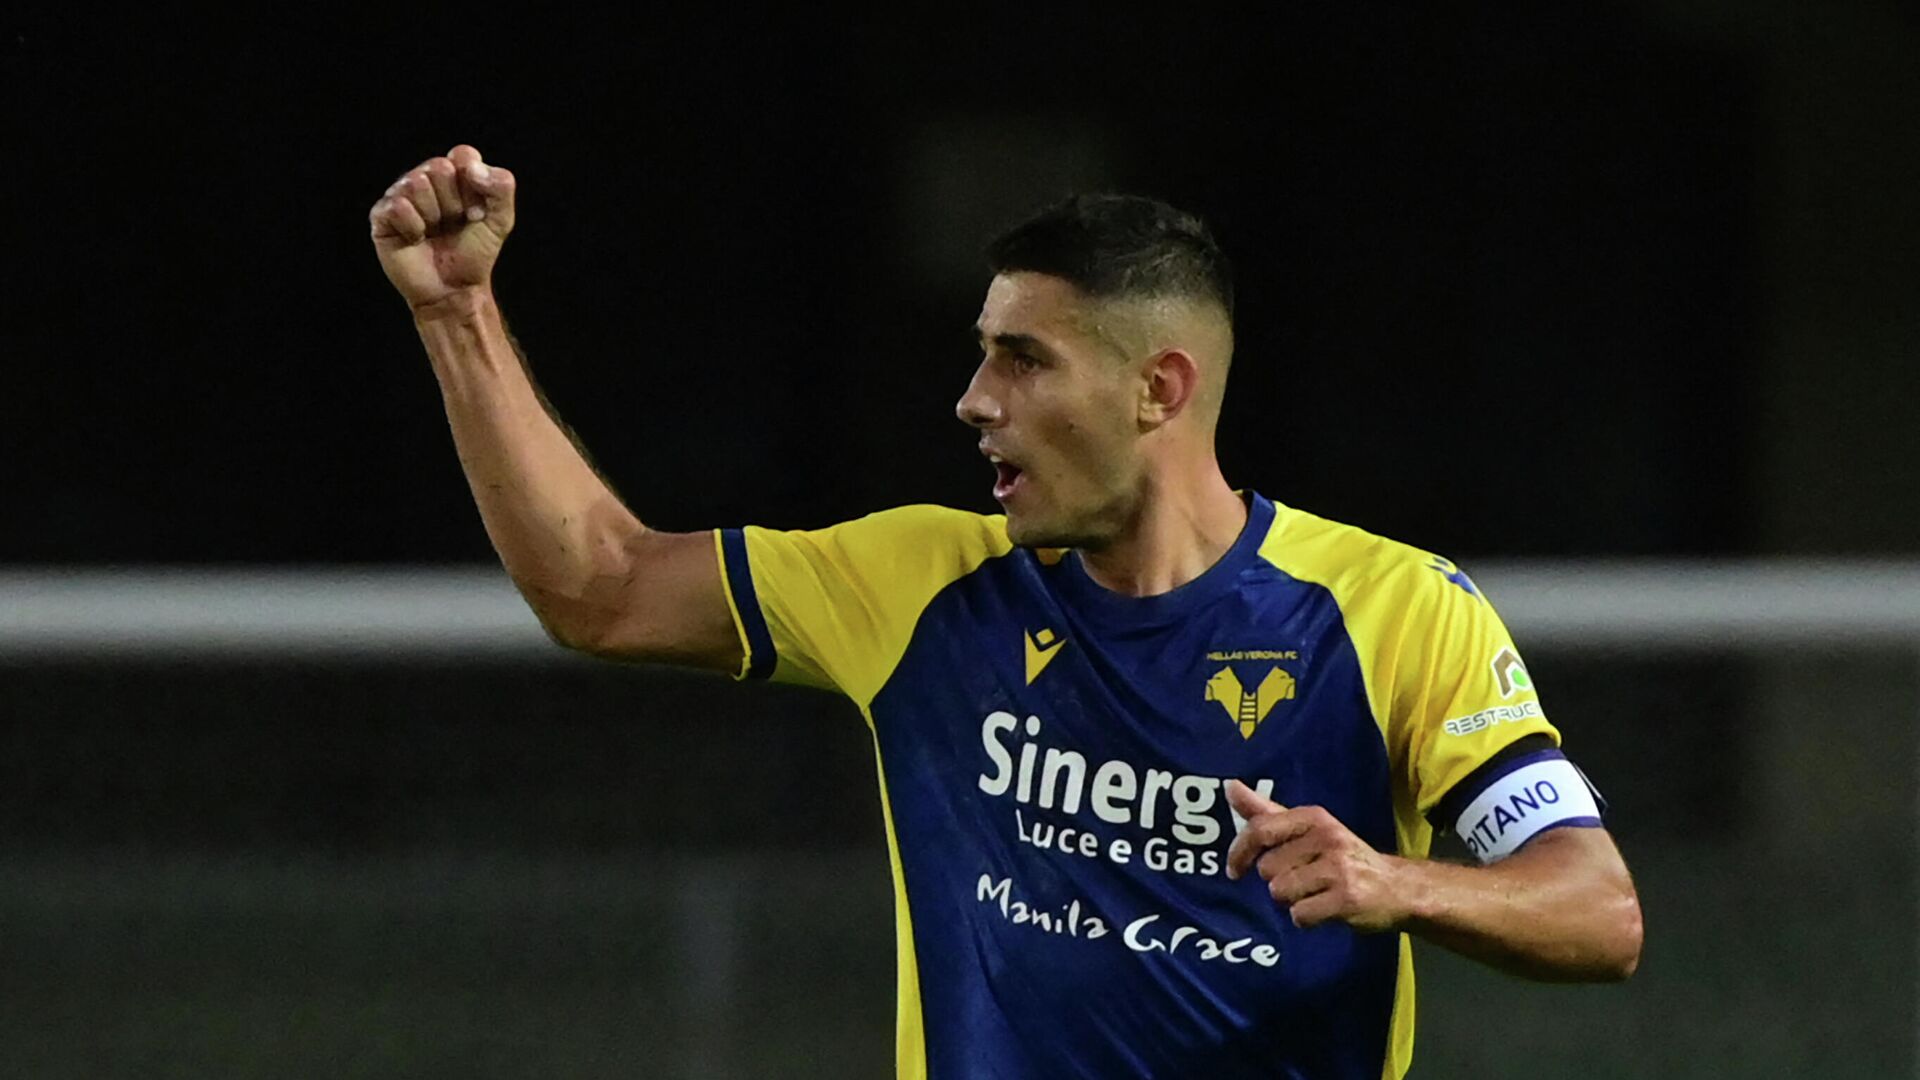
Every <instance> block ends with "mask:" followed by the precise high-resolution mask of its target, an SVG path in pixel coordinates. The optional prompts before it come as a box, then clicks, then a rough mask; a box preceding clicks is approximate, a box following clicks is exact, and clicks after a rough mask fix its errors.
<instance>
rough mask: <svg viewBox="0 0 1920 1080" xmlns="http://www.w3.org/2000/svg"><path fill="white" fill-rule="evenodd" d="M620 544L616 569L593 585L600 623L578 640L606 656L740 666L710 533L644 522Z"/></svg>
mask: <svg viewBox="0 0 1920 1080" xmlns="http://www.w3.org/2000/svg"><path fill="white" fill-rule="evenodd" d="M625 548H626V557H625V559H624V560H623V563H624V565H623V567H622V570H623V573H622V574H621V576H620V577H619V578H617V579H615V580H609V581H606V582H603V583H602V585H601V587H600V588H598V589H596V590H595V591H596V592H597V593H598V594H599V597H598V599H597V603H596V607H598V608H600V611H599V617H598V618H597V619H596V620H594V624H595V625H596V626H597V631H596V633H595V634H594V636H593V638H592V640H590V641H586V642H581V643H579V644H578V647H579V648H581V649H582V650H583V651H585V652H589V653H592V654H594V655H595V656H604V657H607V658H609V659H618V660H639V661H652V662H656V663H665V664H680V665H683V666H686V667H697V668H710V669H713V670H717V671H727V672H734V671H738V670H739V668H740V663H741V659H742V657H743V656H744V655H745V653H744V650H743V649H742V647H741V643H740V635H739V632H738V630H736V629H735V626H734V620H733V614H732V610H731V609H730V608H729V607H728V604H727V594H726V589H725V586H724V585H723V584H722V582H721V578H720V565H719V558H718V555H717V554H716V552H715V546H714V534H713V533H712V532H711V531H701V532H689V533H672V532H661V531H659V530H654V529H649V530H646V531H644V532H642V533H640V534H639V535H637V536H635V537H633V538H632V539H630V540H629V541H627V543H626V545H625Z"/></svg>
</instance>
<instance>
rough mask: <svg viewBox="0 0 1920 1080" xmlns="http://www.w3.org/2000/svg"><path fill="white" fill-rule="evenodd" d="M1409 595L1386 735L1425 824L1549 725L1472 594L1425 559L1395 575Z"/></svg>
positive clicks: (1501, 633) (1441, 564)
mask: <svg viewBox="0 0 1920 1080" xmlns="http://www.w3.org/2000/svg"><path fill="white" fill-rule="evenodd" d="M1402 575H1403V576H1407V575H1410V576H1407V581H1406V587H1407V588H1408V589H1409V591H1410V593H1411V595H1410V596H1409V597H1408V602H1407V603H1406V605H1405V607H1404V609H1403V611H1404V616H1405V621H1404V622H1403V624H1402V625H1401V626H1400V627H1398V628H1397V629H1398V633H1397V634H1396V635H1394V636H1395V638H1396V639H1397V649H1396V651H1397V652H1398V653H1399V655H1398V656H1396V657H1395V660H1396V663H1394V665H1393V679H1392V684H1393V685H1392V690H1391V699H1390V702H1389V715H1388V724H1387V731H1388V736H1389V741H1390V743H1391V744H1392V749H1393V750H1394V752H1395V756H1396V757H1399V758H1401V761H1400V762H1399V763H1398V764H1400V766H1401V768H1400V769H1399V770H1398V771H1399V772H1400V774H1401V775H1403V776H1406V777H1408V778H1409V781H1410V783H1411V785H1412V788H1413V791H1412V794H1413V800H1414V805H1415V806H1416V808H1417V809H1418V810H1419V812H1420V813H1421V814H1422V815H1428V814H1430V813H1431V812H1432V811H1433V809H1434V807H1436V806H1437V805H1439V803H1440V801H1441V800H1442V799H1444V798H1445V797H1446V795H1447V793H1448V792H1449V791H1452V790H1453V788H1454V787H1455V786H1456V785H1457V784H1459V783H1460V782H1461V781H1462V780H1465V779H1466V778H1467V777H1468V776H1469V775H1471V774H1472V773H1473V771H1474V770H1475V769H1477V768H1479V767H1480V766H1481V765H1483V764H1484V763H1486V762H1487V761H1489V760H1491V759H1492V758H1493V757H1494V755H1496V754H1498V753H1499V752H1500V751H1501V750H1502V749H1504V748H1506V747H1507V746H1509V745H1510V744H1512V743H1513V742H1515V741H1516V740H1518V739H1520V738H1523V737H1525V736H1527V735H1544V736H1546V737H1547V738H1549V739H1551V740H1552V743H1553V745H1555V746H1558V745H1559V743H1560V734H1559V732H1558V731H1556V730H1555V729H1554V727H1553V725H1552V724H1551V723H1549V722H1548V720H1547V717H1546V713H1545V711H1544V710H1543V709H1542V708H1541V705H1540V696H1539V693H1538V692H1537V691H1536V689H1535V688H1534V685H1533V677H1532V676H1531V675H1530V674H1529V673H1528V671H1527V666H1526V664H1525V663H1524V662H1523V661H1522V660H1521V659H1520V651H1519V649H1518V648H1516V647H1515V645H1514V643H1513V638H1512V637H1511V636H1510V635H1509V634H1508V633H1507V628H1506V625H1505V624H1504V623H1502V622H1501V620H1500V616H1499V614H1498V613H1497V612H1495V611H1494V608H1493V604H1492V602H1491V601H1489V600H1488V599H1487V597H1486V595H1485V594H1484V593H1482V592H1481V591H1480V589H1479V587H1478V586H1476V585H1475V584H1474V583H1473V581H1472V580H1471V579H1470V578H1468V577H1467V575H1466V574H1465V573H1463V572H1461V570H1460V569H1459V568H1458V567H1456V566H1454V565H1453V564H1452V563H1451V562H1448V561H1447V560H1445V559H1441V558H1439V557H1437V556H1428V557H1426V559H1425V560H1424V561H1423V562H1421V563H1420V564H1418V565H1417V567H1415V566H1410V567H1407V568H1406V569H1405V570H1403V571H1402Z"/></svg>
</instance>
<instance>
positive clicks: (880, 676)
mask: <svg viewBox="0 0 1920 1080" xmlns="http://www.w3.org/2000/svg"><path fill="white" fill-rule="evenodd" d="M714 545H715V550H716V554H717V556H718V558H719V560H720V572H721V578H722V580H723V581H724V583H725V585H726V591H727V602H728V604H729V605H730V606H731V608H732V611H733V618H734V627H735V629H736V630H737V631H738V632H739V634H740V642H741V647H742V651H743V652H744V654H745V659H744V660H743V661H742V663H741V668H740V672H739V674H738V676H737V677H738V678H743V679H745V678H767V677H771V678H773V679H775V680H777V681H781V682H794V683H801V684H804V685H808V686H815V687H820V688H822V689H833V690H839V691H840V692H841V693H844V694H846V695H847V696H848V697H850V698H852V699H853V700H854V701H856V702H858V703H859V704H860V705H861V706H862V707H864V706H866V705H867V704H868V703H870V702H871V701H872V700H873V696H874V695H875V694H877V693H879V691H880V688H881V686H883V685H885V683H886V680H887V677H888V675H890V674H891V673H892V671H893V669H894V667H895V666H896V665H897V664H898V663H899V661H900V656H901V654H903V653H904V652H905V651H906V647H907V643H908V641H909V640H910V639H911V637H912V636H913V629H914V626H915V625H916V624H917V623H918V622H919V619H920V613H921V612H922V611H923V610H925V608H926V606H927V604H928V603H930V602H931V601H932V600H933V598H934V596H935V595H937V594H938V593H939V592H940V591H941V590H942V589H944V588H946V587H947V586H948V585H950V584H952V583H953V582H955V581H958V580H959V579H960V578H962V577H965V576H966V575H967V574H970V573H972V572H973V571H974V570H975V569H977V568H978V567H979V566H980V564H981V563H983V562H985V561H986V560H987V559H990V558H994V557H996V556H999V555H1004V554H1006V553H1007V552H1008V551H1010V550H1012V545H1011V544H1010V543H1009V542H1008V541H1007V538H1006V530H1005V527H1004V524H1003V519H1001V518H998V517H984V516H981V515H979V514H970V513H966V512H964V511H960V510H949V509H946V508H944V507H938V506H904V507H899V508H897V509H893V510H884V511H881V512H879V513H877V514H869V515H867V516H866V517H863V518H860V519H858V520H855V521H849V522H844V523H842V524H839V525H833V526H829V527H827V528H824V529H811V530H793V531H780V530H774V529H764V528H760V527H757V526H748V527H746V528H744V529H721V530H718V531H716V532H715V534H714Z"/></svg>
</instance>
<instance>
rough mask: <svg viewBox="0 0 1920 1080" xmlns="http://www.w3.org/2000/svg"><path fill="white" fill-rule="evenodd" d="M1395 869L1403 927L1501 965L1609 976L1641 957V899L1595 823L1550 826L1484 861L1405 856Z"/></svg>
mask: <svg viewBox="0 0 1920 1080" xmlns="http://www.w3.org/2000/svg"><path fill="white" fill-rule="evenodd" d="M1602 847H1604V851H1603V850H1601V849H1602ZM1401 873H1402V874H1403V875H1404V876H1403V881H1404V883H1405V884H1404V888H1403V894H1404V896H1405V902H1406V910H1407V918H1406V920H1405V922H1404V924H1403V925H1402V927H1401V928H1402V929H1404V930H1406V931H1408V932H1410V933H1414V934H1418V935H1419V936H1421V937H1424V938H1427V939H1428V940H1431V941H1433V942H1435V943H1436V944H1439V945H1443V946H1445V947H1447V948H1449V949H1452V950H1453V951H1455V952H1458V953H1461V954H1463V955H1465V956H1469V957H1472V958H1473V959H1476V960H1480V961H1482V962H1484V963H1487V964H1490V965H1492V966H1494V967H1498V968H1500V969H1502V970H1504V971H1508V972H1510V973H1512V974H1515V975H1521V976H1525V977H1527V978H1531V979H1541V980H1549V981H1556V982H1592V981H1610V980H1617V979H1624V978H1626V977H1627V976H1629V975H1631V974H1633V970H1634V968H1635V966H1637V965H1638V963H1639V960H1640V946H1641V936H1642V934H1641V922H1640V903H1639V900H1638V898H1637V897H1636V896H1635V894H1634V889H1633V882H1632V880H1631V878H1630V877H1629V876H1628V874H1627V871H1626V867H1625V864H1624V863H1621V862H1620V860H1619V855H1618V852H1617V851H1616V850H1615V849H1614V847H1613V842H1612V839H1611V838H1610V837H1608V836H1607V834H1606V833H1604V832H1602V831H1601V830H1598V829H1584V828H1563V829H1555V830H1553V831H1551V832H1548V833H1545V834H1542V835H1541V836H1539V837H1537V838H1535V840H1534V841H1533V842H1532V843H1530V844H1529V845H1527V847H1525V848H1522V849H1521V850H1520V851H1518V852H1516V853H1515V854H1514V855H1512V856H1511V857H1509V858H1507V859H1505V860H1502V861H1500V862H1497V863H1494V864H1492V865H1490V866H1462V865H1457V864H1453V863H1442V862H1431V861H1427V860H1406V861H1404V862H1403V863H1402V864H1401Z"/></svg>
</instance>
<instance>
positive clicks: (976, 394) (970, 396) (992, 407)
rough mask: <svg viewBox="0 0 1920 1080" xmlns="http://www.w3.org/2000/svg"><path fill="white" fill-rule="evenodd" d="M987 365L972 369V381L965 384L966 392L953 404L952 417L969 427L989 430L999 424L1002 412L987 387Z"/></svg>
mask: <svg viewBox="0 0 1920 1080" xmlns="http://www.w3.org/2000/svg"><path fill="white" fill-rule="evenodd" d="M987 382H988V376H987V365H986V364H984V363H982V364H981V365H980V366H979V367H978V368H975V369H974V372H973V380H972V381H971V382H969V383H967V392H966V393H964V394H961V395H960V400H959V401H957V402H955V403H954V406H953V415H955V416H957V417H959V418H960V422H961V423H963V424H966V425H967V426H969V427H977V428H989V427H994V426H996V425H998V424H999V423H1000V421H1001V420H1002V419H1003V417H1004V412H1003V410H1002V409H1001V407H1000V400H999V398H997V397H995V396H994V395H993V393H992V392H991V391H990V389H989V387H988V385H987Z"/></svg>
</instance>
